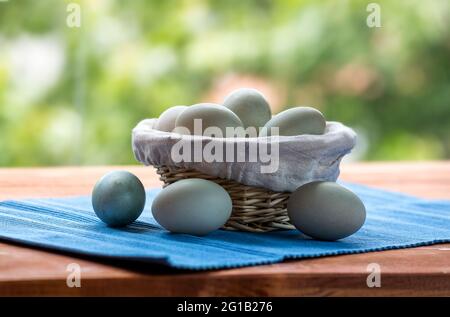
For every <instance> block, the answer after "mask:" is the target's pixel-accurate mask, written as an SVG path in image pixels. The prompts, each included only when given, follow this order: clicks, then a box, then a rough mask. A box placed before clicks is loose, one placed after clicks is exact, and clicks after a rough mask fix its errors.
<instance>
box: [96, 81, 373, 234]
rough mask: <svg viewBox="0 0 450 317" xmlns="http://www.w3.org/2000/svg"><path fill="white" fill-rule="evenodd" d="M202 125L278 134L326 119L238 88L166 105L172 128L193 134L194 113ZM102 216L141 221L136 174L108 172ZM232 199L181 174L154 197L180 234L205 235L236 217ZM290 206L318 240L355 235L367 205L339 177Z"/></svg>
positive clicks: (308, 130)
mask: <svg viewBox="0 0 450 317" xmlns="http://www.w3.org/2000/svg"><path fill="white" fill-rule="evenodd" d="M195 119H201V120H202V127H203V129H206V128H207V127H213V126H214V127H218V128H219V129H221V130H222V131H223V134H224V135H225V129H226V128H227V127H233V128H237V127H242V128H244V129H247V128H249V127H254V128H256V129H258V128H260V127H263V129H261V130H260V132H259V135H258V136H259V137H267V136H270V131H271V129H270V128H273V127H275V128H278V131H279V135H281V136H293V135H301V134H316V135H318V134H323V133H324V132H325V127H326V121H325V118H324V116H323V115H322V113H321V112H320V111H318V110H316V109H314V108H311V107H296V108H291V109H288V110H286V111H283V112H281V113H279V114H277V115H274V116H272V114H271V110H270V106H269V103H268V102H267V101H266V99H265V98H264V96H263V95H262V94H261V93H260V92H258V91H257V90H254V89H238V90H236V91H234V92H232V93H231V94H230V95H228V96H227V97H226V98H225V100H224V102H223V105H218V104H212V103H201V104H196V105H193V106H189V107H187V106H175V107H172V108H169V109H167V110H166V111H164V112H163V113H162V114H161V116H160V117H159V118H158V121H157V123H156V126H155V128H156V129H158V130H161V131H166V132H175V133H186V131H189V134H194V131H195V130H194V120H195ZM92 205H93V208H94V211H95V213H96V214H97V216H98V217H99V218H100V219H101V220H102V221H104V222H105V223H106V224H107V225H109V226H112V227H118V226H124V225H127V224H130V223H132V222H133V221H135V220H136V219H137V218H138V217H139V215H140V214H141V213H142V211H143V209H144V205H145V191H144V186H143V185H142V183H141V182H140V181H139V179H138V178H137V177H136V176H134V175H133V174H131V173H128V172H124V171H120V172H111V173H109V174H107V175H105V176H104V177H103V178H101V179H100V180H99V181H98V182H97V184H96V185H95V187H94V190H93V193H92ZM232 207H233V206H232V200H231V198H230V195H229V194H228V192H227V191H226V190H225V189H224V188H222V187H221V186H220V185H218V184H216V183H214V182H211V181H208V180H204V179H195V178H191V179H184V180H179V181H177V182H175V183H173V184H171V185H169V186H167V187H165V188H164V189H163V190H162V191H161V192H159V194H158V195H157V196H156V197H155V199H154V200H153V203H152V208H151V209H152V213H153V217H154V218H155V220H156V221H157V222H158V223H159V224H160V225H161V226H162V227H163V228H165V229H166V230H168V231H170V232H173V233H184V234H192V235H206V234H208V233H210V232H212V231H214V230H217V229H219V228H221V227H222V226H223V225H224V224H225V223H226V222H227V221H228V219H229V218H230V216H231V212H232ZM287 212H288V215H289V218H290V220H291V222H292V224H293V225H294V226H295V227H296V228H297V229H298V230H299V231H301V232H302V233H304V234H305V235H307V236H310V237H311V238H314V239H319V240H326V241H334V240H339V239H342V238H345V237H348V236H350V235H352V234H354V233H355V232H356V231H358V230H359V229H360V228H361V227H362V225H363V224H364V221H365V218H366V210H365V207H364V204H363V203H362V201H361V200H360V199H359V198H358V196H356V195H355V194H354V193H353V192H351V191H350V190H348V189H346V188H344V187H342V186H340V185H338V184H337V183H334V182H325V181H318V182H312V183H309V184H305V185H303V186H300V187H299V188H297V189H296V190H295V191H294V192H293V193H291V195H290V198H289V200H288V204H287Z"/></svg>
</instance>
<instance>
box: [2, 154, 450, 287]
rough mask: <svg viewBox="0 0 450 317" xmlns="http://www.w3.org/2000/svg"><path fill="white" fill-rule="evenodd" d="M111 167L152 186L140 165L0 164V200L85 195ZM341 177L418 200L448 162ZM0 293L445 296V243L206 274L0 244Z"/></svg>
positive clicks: (443, 174) (346, 170)
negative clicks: (375, 278)
mask: <svg viewBox="0 0 450 317" xmlns="http://www.w3.org/2000/svg"><path fill="white" fill-rule="evenodd" d="M112 169H127V170H129V171H131V172H133V173H135V174H136V175H138V176H139V177H140V178H141V179H142V180H143V182H144V185H145V186H146V187H154V186H158V184H159V183H158V180H157V176H156V174H155V173H154V172H153V170H152V169H151V168H144V167H135V166H132V167H83V168H79V167H63V168H32V169H29V168H20V169H0V199H9V198H19V197H43V196H46V197H50V196H67V195H79V194H89V193H90V191H91V189H92V186H93V184H95V182H96V180H97V179H98V178H99V177H100V176H101V175H103V174H104V173H106V172H107V171H110V170H112ZM341 176H342V177H341V178H342V179H344V180H347V181H353V182H358V183H364V184H367V185H371V186H376V187H380V188H385V189H393V190H401V191H403V192H406V193H410V194H416V195H420V196H422V197H435V198H450V190H449V189H450V162H427V163H360V164H349V165H343V167H342V174H341ZM70 263H77V264H79V265H80V267H81V270H82V282H81V283H82V285H81V286H82V287H81V288H69V287H67V285H66V278H67V274H68V272H67V271H66V269H67V265H68V264H70ZM370 263H378V264H379V265H380V267H381V272H382V275H381V276H382V279H381V288H368V287H367V284H366V278H367V275H368V272H367V265H368V264H370ZM1 295H3V296H4V295H67V296H79V295H99V296H104V295H124V296H150V295H151V296H186V295H191V296H197V295H200V296H213V295H218V296H253V295H257V296H266V295H272V296H283V295H285V296H298V295H341V296H343V295H359V296H361V295H370V296H379V295H383V296H396V295H405V296H409V295H425V296H427V295H446V296H449V295H450V244H441V245H434V246H427V247H420V248H414V249H401V250H391V251H383V252H371V253H363V254H355V255H343V256H334V257H326V258H317V259H305V260H300V261H289V262H285V263H280V264H274V265H264V266H256V267H246V268H240V269H231V270H218V271H207V272H194V273H193V272H173V271H169V270H167V269H163V268H160V267H152V268H150V269H149V268H148V267H143V266H136V265H133V266H129V265H126V266H125V265H123V264H120V263H111V262H95V261H92V260H90V259H86V258H80V257H74V256H71V255H66V254H58V253H50V252H46V251H42V250H37V249H31V248H26V247H22V246H18V245H12V244H7V243H0V296H1Z"/></svg>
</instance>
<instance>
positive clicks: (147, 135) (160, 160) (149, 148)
mask: <svg viewBox="0 0 450 317" xmlns="http://www.w3.org/2000/svg"><path fill="white" fill-rule="evenodd" d="M156 122H157V119H145V120H143V121H141V122H140V123H139V124H138V125H137V126H136V127H135V128H134V129H133V133H132V144H133V151H134V155H135V157H136V159H137V160H138V161H140V162H142V163H143V164H145V165H167V166H178V167H182V168H189V169H195V170H197V171H199V172H202V173H205V174H208V175H212V176H215V177H220V178H226V179H231V180H234V181H237V182H239V183H241V184H245V185H250V186H256V187H263V188H266V189H270V190H273V191H277V192H285V191H287V192H292V191H294V190H295V189H296V188H298V187H299V186H301V185H303V184H306V183H309V182H312V181H318V180H323V181H336V179H337V178H338V176H339V163H340V161H341V159H342V157H343V156H344V155H346V154H347V153H349V152H350V151H351V149H352V148H353V147H354V146H355V143H356V133H355V132H354V131H353V130H352V129H350V128H349V127H346V126H345V125H343V124H341V123H339V122H327V125H326V129H325V133H324V134H323V135H298V136H279V137H262V138H211V137H203V136H191V135H180V134H177V133H170V132H163V131H158V130H155V129H153V127H154V125H155V124H156ZM275 138H278V142H277V145H278V147H279V161H278V169H277V170H276V171H274V172H272V173H262V172H261V168H262V167H263V166H267V165H268V164H269V163H267V162H266V163H263V162H261V161H260V160H259V159H258V161H257V162H248V160H247V161H246V162H236V161H234V162H211V163H207V162H204V161H202V162H179V163H177V162H174V160H173V159H172V155H171V150H172V146H173V145H174V144H177V142H183V143H182V144H189V145H190V144H192V142H195V141H197V142H200V144H202V146H205V145H206V144H208V143H209V144H216V145H217V144H221V145H222V146H223V145H224V144H225V146H229V145H231V144H232V145H233V146H244V147H245V151H246V155H247V156H246V157H247V158H248V155H249V154H248V153H247V152H248V150H249V149H250V148H251V146H259V145H261V144H266V145H267V143H268V142H272V143H271V144H274V143H273V142H275V141H274V140H276V139H275ZM211 142H212V143H211ZM230 142H231V144H230ZM250 143H253V144H250ZM255 143H256V144H255ZM178 144H181V143H178ZM269 149H270V147H269ZM241 154H242V153H241ZM274 162H275V161H274V160H273V161H272V163H273V164H274V165H275V163H274Z"/></svg>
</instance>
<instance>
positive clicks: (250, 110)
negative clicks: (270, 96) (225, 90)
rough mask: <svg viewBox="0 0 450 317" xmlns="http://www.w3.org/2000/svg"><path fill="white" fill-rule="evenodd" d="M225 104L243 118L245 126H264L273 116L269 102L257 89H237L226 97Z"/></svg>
mask: <svg viewBox="0 0 450 317" xmlns="http://www.w3.org/2000/svg"><path fill="white" fill-rule="evenodd" d="M223 105H224V106H225V107H227V108H228V109H230V110H231V111H233V112H234V113H235V114H236V115H237V116H238V117H239V118H240V119H241V121H242V124H243V125H244V127H245V128H248V127H255V128H256V129H258V128H262V127H263V126H264V125H265V124H266V122H267V121H269V120H270V118H271V116H272V113H271V111H270V106H269V103H268V102H267V100H266V99H265V98H264V96H263V95H262V94H261V93H260V92H259V91H258V90H256V89H251V88H241V89H237V90H235V91H233V92H232V93H230V94H229V95H228V96H227V97H226V98H225V100H224V102H223Z"/></svg>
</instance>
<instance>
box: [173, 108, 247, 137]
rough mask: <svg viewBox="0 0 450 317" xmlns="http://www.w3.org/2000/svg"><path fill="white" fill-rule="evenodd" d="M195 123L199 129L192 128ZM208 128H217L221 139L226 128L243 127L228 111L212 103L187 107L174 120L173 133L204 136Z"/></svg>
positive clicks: (224, 134)
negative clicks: (199, 124) (198, 124)
mask: <svg viewBox="0 0 450 317" xmlns="http://www.w3.org/2000/svg"><path fill="white" fill-rule="evenodd" d="M195 121H197V123H201V127H200V126H197V127H196V128H195V127H194V124H195ZM209 127H216V128H218V130H219V132H220V133H221V136H222V137H225V136H227V135H226V128H228V127H229V128H237V127H241V128H242V127H243V125H242V121H241V119H239V117H238V116H237V115H236V114H235V113H234V112H233V111H231V110H230V109H228V108H226V107H224V106H222V105H218V104H213V103H201V104H196V105H193V106H190V107H187V109H185V110H184V111H182V112H181V113H180V114H179V115H178V117H177V120H176V123H175V130H174V132H177V133H180V134H191V135H204V132H205V130H206V129H207V128H209Z"/></svg>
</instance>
